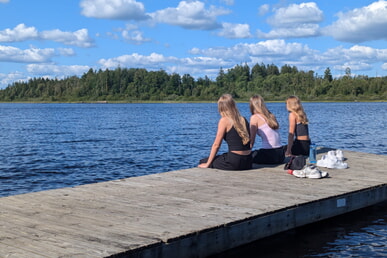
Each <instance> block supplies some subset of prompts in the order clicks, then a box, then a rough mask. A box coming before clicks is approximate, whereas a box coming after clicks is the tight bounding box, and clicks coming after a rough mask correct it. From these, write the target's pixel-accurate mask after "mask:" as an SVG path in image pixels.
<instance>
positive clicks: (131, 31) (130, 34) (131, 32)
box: [119, 24, 151, 45]
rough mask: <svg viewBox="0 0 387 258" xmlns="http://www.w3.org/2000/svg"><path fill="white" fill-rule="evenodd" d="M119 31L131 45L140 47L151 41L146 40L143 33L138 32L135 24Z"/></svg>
mask: <svg viewBox="0 0 387 258" xmlns="http://www.w3.org/2000/svg"><path fill="white" fill-rule="evenodd" d="M119 31H121V36H122V37H123V38H124V40H125V41H127V42H129V43H133V44H136V45H139V44H142V43H144V42H149V41H151V39H150V38H145V37H144V35H143V32H142V31H140V30H138V27H137V26H136V25H134V24H127V25H126V26H125V29H119Z"/></svg>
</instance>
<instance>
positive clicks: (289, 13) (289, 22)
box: [268, 2, 324, 27]
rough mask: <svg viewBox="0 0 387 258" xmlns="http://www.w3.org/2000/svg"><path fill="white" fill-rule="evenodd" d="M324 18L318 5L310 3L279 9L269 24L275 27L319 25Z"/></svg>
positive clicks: (269, 20)
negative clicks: (306, 24)
mask: <svg viewBox="0 0 387 258" xmlns="http://www.w3.org/2000/svg"><path fill="white" fill-rule="evenodd" d="M323 18H324V17H323V12H322V11H321V10H320V9H319V8H318V6H317V4H316V3H314V2H309V3H301V4H291V5H289V6H288V7H286V8H285V7H282V8H279V9H277V10H276V11H275V14H274V15H273V16H272V17H270V18H269V19H268V22H269V24H271V25H272V26H274V27H294V26H296V25H298V24H305V23H319V22H321V21H322V20H323Z"/></svg>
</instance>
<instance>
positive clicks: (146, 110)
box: [0, 103, 387, 257]
mask: <svg viewBox="0 0 387 258" xmlns="http://www.w3.org/2000/svg"><path fill="white" fill-rule="evenodd" d="M268 107H269V108H270V110H271V111H272V112H273V113H274V114H275V115H276V116H277V119H278V121H279V123H280V126H281V128H280V132H281V137H282V142H283V144H286V139H287V126H288V120H287V115H288V114H287V111H286V108H285V104H284V103H269V104H268ZM239 108H240V110H241V113H242V114H243V115H244V116H246V117H249V116H250V114H249V108H248V104H247V103H240V104H239ZM304 108H305V110H306V112H307V114H308V117H309V120H310V134H311V138H312V141H314V142H316V143H317V145H319V146H326V147H332V148H340V149H344V150H353V151H360V152H367V153H375V154H381V155H386V154H387V148H386V146H387V132H386V129H385V128H386V125H387V112H386V111H387V103H304ZM218 119H219V114H218V112H217V105H216V104H215V103H208V104H203V103H200V104H0V131H1V133H0V142H1V146H2V151H1V152H0V197H1V196H8V195H15V194H21V193H28V192H32V191H41V190H46V189H53V188H60V187H67V186H74V185H80V184H88V183H94V182H100V181H107V180H113V179H119V178H126V177H133V176H141V175H146V174H152V173H161V172H166V171H171V170H179V169H184V168H190V167H194V166H196V165H197V163H198V160H199V159H201V158H203V157H205V156H207V155H208V154H209V151H210V147H211V144H212V142H213V139H214V137H215V132H216V127H217V122H218ZM259 145H260V142H257V143H256V146H255V147H256V148H258V147H259ZM220 151H221V152H224V151H226V144H223V146H222V148H221V150H220ZM381 209H382V212H381V214H380V215H378V217H377V218H375V220H371V221H368V220H367V221H368V222H367V223H368V224H369V225H368V226H369V227H367V226H365V227H364V228H361V229H359V230H358V231H354V232H348V233H347V232H344V233H343V236H337V237H336V238H334V239H333V240H332V241H330V242H327V243H326V244H325V245H323V247H321V248H319V249H318V250H319V251H318V252H317V253H316V254H314V255H316V256H321V257H324V256H328V257H336V256H337V257H353V256H355V257H372V256H373V255H378V254H379V253H378V252H379V251H378V250H379V249H384V253H383V252H382V254H383V255H387V254H386V252H385V250H386V248H387V247H386V244H385V243H386V230H387V226H386V215H385V214H387V205H384V206H382V208H381ZM373 214H379V213H377V212H376V211H374V212H373ZM355 223H356V222H355ZM358 223H361V222H358ZM367 223H366V224H367ZM332 230H334V229H332ZM338 232H341V231H340V230H339V231H338ZM340 234H341V233H340ZM359 239H361V241H360V242H361V244H359ZM374 239H376V240H374ZM379 240H380V241H379ZM353 246H355V247H354V248H352V247H353ZM380 246H381V247H380ZM324 248H327V250H325V249H324ZM351 250H355V251H353V252H355V255H353V253H352V254H351ZM375 250H376V251H375ZM291 252H292V251H289V252H288V254H289V253H291ZM293 252H294V250H293ZM364 252H365V253H364ZM311 253H313V252H311ZM273 255H274V254H273ZM363 255H364V256H363ZM375 257H377V256H375Z"/></svg>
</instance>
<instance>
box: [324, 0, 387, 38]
mask: <svg viewBox="0 0 387 258" xmlns="http://www.w3.org/2000/svg"><path fill="white" fill-rule="evenodd" d="M338 17H339V19H338V20H337V21H336V22H334V23H333V24H332V25H331V26H328V27H326V28H324V34H326V35H330V36H332V37H333V38H335V39H336V40H340V41H345V42H352V43H360V42H365V41H370V40H386V39H387V30H386V28H387V1H384V0H380V1H378V2H374V3H372V4H370V5H368V6H365V7H362V8H357V9H354V10H351V11H349V12H346V13H343V12H340V13H339V14H338Z"/></svg>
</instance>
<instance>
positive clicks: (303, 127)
mask: <svg viewBox="0 0 387 258" xmlns="http://www.w3.org/2000/svg"><path fill="white" fill-rule="evenodd" d="M297 136H309V127H308V124H302V123H297V126H296V137H297Z"/></svg>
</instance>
